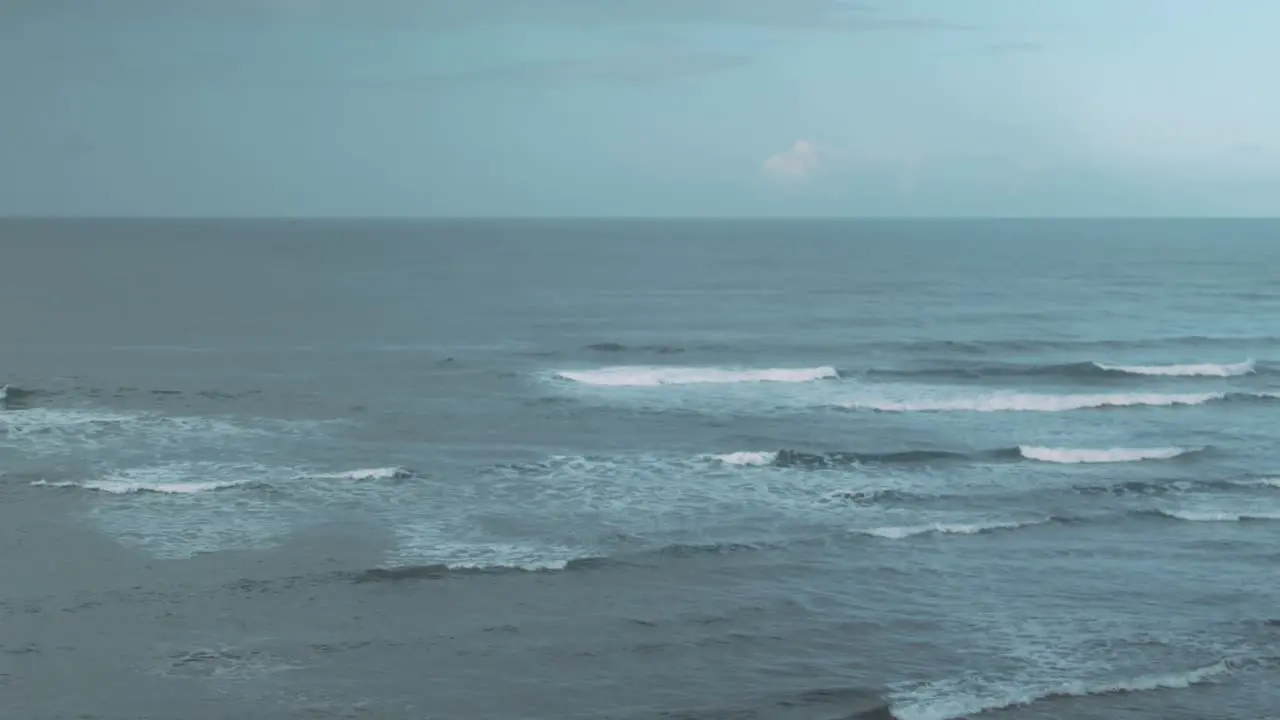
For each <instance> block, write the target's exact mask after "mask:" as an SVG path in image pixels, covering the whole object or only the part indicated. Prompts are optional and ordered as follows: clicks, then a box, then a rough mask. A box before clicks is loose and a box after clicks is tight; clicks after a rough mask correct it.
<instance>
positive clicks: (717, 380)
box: [555, 366, 840, 387]
mask: <svg viewBox="0 0 1280 720" xmlns="http://www.w3.org/2000/svg"><path fill="white" fill-rule="evenodd" d="M555 376H556V377H557V378H559V379H561V380H569V381H572V382H576V383H581V384H583V385H597V386H603V387H656V386H660V385H704V384H709V385H721V384H730V383H807V382H814V381H818V380H831V379H835V378H838V377H840V373H839V372H837V371H836V369H835V368H833V367H825V366H824V367H813V368H764V369H757V370H751V369H735V368H714V367H640V366H623V367H610V368H601V369H598V370H566V371H561V372H558V373H556V375H555Z"/></svg>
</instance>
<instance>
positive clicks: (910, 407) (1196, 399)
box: [842, 392, 1227, 412]
mask: <svg viewBox="0 0 1280 720" xmlns="http://www.w3.org/2000/svg"><path fill="white" fill-rule="evenodd" d="M1226 397H1227V395H1226V394H1225V393H1181V394H1160V393H1134V394H1101V395H1042V394H1032V393H1012V392H1010V393H993V394H990V395H980V396H970V397H953V398H938V399H920V400H881V399H866V400H854V401H852V402H848V403H844V404H843V405H842V406H843V407H845V408H849V409H854V410H877V411H880V412H1068V411H1071V410H1088V409H1094V408H1109V407H1144V406H1145V407H1171V406H1175V405H1203V404H1205V403H1208V402H1213V401H1215V400H1223V399H1225V398H1226Z"/></svg>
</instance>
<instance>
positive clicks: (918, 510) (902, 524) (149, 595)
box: [0, 221, 1280, 720]
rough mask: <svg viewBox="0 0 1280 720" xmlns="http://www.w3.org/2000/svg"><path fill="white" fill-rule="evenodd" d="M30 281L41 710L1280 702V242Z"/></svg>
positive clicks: (17, 648) (1010, 235)
mask: <svg viewBox="0 0 1280 720" xmlns="http://www.w3.org/2000/svg"><path fill="white" fill-rule="evenodd" d="M0 269H2V270H3V279H2V280H0V384H6V385H7V386H8V387H7V390H6V393H5V400H4V408H3V410H0V542H3V547H4V552H3V553H2V554H0V578H3V583H0V699H2V700H3V707H4V708H5V717H6V718H15V719H17V718H98V719H106V718H110V719H112V720H117V719H118V720H125V719H128V720H134V719H136V718H184V719H201V718H232V717H234V718H241V717H244V718H249V717H252V718H363V717H370V718H375V717H376V718H495V719H496V718H504V719H505V718H539V719H540V718H548V719H553V718H557V719H558V718H584V719H585V718H593V719H594V718H619V719H623V720H633V719H634V720H641V719H648V718H655V719H656V718H706V719H708V720H710V719H712V718H717V719H721V718H723V719H730V718H732V719H734V720H738V719H747V718H762V719H763V718H783V719H785V720H791V719H793V718H794V719H802V720H834V719H835V718H849V717H868V718H870V717H877V715H875V714H874V713H870V709H872V708H874V707H876V706H877V704H880V703H887V704H888V705H889V707H891V708H892V711H893V712H894V714H895V715H897V716H898V717H900V718H903V719H904V720H908V719H909V720H930V719H933V720H943V719H946V718H955V717H961V716H965V715H971V716H972V715H982V716H984V717H986V716H990V717H999V718H1019V719H1020V718H1028V719H1029V718H1041V719H1047V718H1144V719H1151V720H1157V719H1159V720H1167V719H1170V718H1267V717H1280V712H1278V711H1277V708H1280V690H1278V689H1277V688H1280V609H1277V598H1278V596H1280V572H1277V570H1276V568H1277V567H1278V564H1277V563H1278V561H1280V480H1277V478H1278V477H1280V446H1278V444H1277V439H1278V438H1280V422H1278V420H1280V399H1277V398H1278V397H1280V284H1277V280H1276V278H1277V277H1280V223H1264V222H1207V221H1206V222H1187V221H1182V222H1153V221H1151V222H913V223H891V222H847V223H834V222H808V223H781V222H750V223H747V222H738V223H733V222H722V223H715V222H691V223H636V222H631V223H628V222H577V223H564V222H562V223H553V222H543V223H520V222H487V223H482V222H472V223H435V224H431V223H417V224H415V223H408V222H404V223H391V222H383V223H359V222H328V223H320V222H315V223H285V222H276V223H251V222H225V223H217V222H124V221H116V222H90V221H81V222H63V223H56V222H35V221H8V222H5V223H3V224H0ZM984 713H985V714H984Z"/></svg>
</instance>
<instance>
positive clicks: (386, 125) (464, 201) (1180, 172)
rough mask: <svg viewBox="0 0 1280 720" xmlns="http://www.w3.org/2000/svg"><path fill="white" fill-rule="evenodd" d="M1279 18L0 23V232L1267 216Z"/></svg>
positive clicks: (367, 16)
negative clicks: (313, 220)
mask: <svg viewBox="0 0 1280 720" xmlns="http://www.w3.org/2000/svg"><path fill="white" fill-rule="evenodd" d="M1277 27H1280V2H1275V0H1217V1H1216V2H1213V3H1210V2H1205V0H1072V1H1071V2H1059V1H1058V0H963V1H961V0H897V1H896V2H890V1H889V0H881V1H880V2H876V1H875V0H871V1H870V2H868V3H867V4H862V3H854V2H847V1H845V0H220V1H215V0H113V1H112V2H109V3H108V2H94V1H93V0H0V215H59V216H61V215H78V216H85V215H88V216H203V217H208V216H237V217H245V216H248V217H260V216H287V217H310V216H324V217H332V216H361V217H368V216H394V217H417V216H516V217H529V216H558V217H559V216H594V217H599V216H626V217H685V216H693V217H725V216H780V217H805V216H822V217H832V216H874V217H957V216H986V217H990V216H997V217H1005V216H1014V217H1026V216H1053V217H1064V216H1065V217H1069V216H1259V215H1262V216H1276V215H1280V92H1276V91H1275V90H1274V87H1275V84H1276V81H1275V80H1274V76H1275V75H1276V74H1277V71H1278V69H1280V43H1277V42H1275V40H1274V37H1275V28H1277Z"/></svg>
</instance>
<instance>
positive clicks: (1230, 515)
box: [1137, 508, 1280, 522]
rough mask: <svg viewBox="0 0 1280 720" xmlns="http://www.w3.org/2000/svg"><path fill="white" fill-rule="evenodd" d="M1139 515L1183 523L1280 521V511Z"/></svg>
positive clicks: (1153, 512)
mask: <svg viewBox="0 0 1280 720" xmlns="http://www.w3.org/2000/svg"><path fill="white" fill-rule="evenodd" d="M1137 512H1138V514H1140V515H1155V516H1157V517H1163V518H1167V519H1170V520H1182V521H1184V522H1250V521H1274V520H1280V511H1273V512H1252V511H1247V512H1233V511H1230V510H1215V509H1202V510H1193V509H1168V508H1160V509H1155V510H1139V511H1137Z"/></svg>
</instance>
